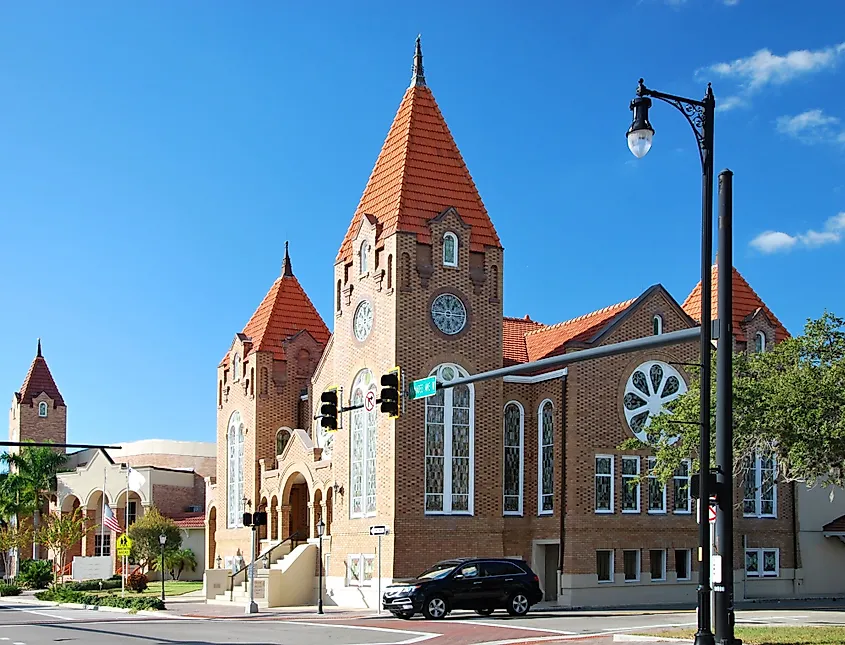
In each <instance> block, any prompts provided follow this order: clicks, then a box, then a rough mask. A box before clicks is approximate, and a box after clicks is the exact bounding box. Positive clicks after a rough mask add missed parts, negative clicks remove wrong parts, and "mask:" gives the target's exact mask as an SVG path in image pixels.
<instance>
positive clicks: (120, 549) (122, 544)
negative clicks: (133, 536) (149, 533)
mask: <svg viewBox="0 0 845 645" xmlns="http://www.w3.org/2000/svg"><path fill="white" fill-rule="evenodd" d="M131 550H132V540H130V539H129V536H128V535H126V533H124V534H123V535H120V536H118V538H117V555H119V556H120V557H121V558H122V557H125V556H128V555H129V552H130V551H131Z"/></svg>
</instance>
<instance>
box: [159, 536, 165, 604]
mask: <svg viewBox="0 0 845 645" xmlns="http://www.w3.org/2000/svg"><path fill="white" fill-rule="evenodd" d="M158 543H159V544H161V569H160V570H159V573H160V574H161V602H164V545H165V544H166V543H167V536H166V535H165V534H164V533H162V534H161V535H159V536H158Z"/></svg>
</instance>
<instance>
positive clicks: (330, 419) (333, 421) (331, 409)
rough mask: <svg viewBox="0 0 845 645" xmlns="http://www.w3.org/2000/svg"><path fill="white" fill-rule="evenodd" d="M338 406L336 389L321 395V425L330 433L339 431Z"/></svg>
mask: <svg viewBox="0 0 845 645" xmlns="http://www.w3.org/2000/svg"><path fill="white" fill-rule="evenodd" d="M337 404H338V400H337V388H336V387H333V388H330V389H328V390H326V391H325V392H323V393H322V394H321V395H320V425H321V426H322V427H323V428H325V429H326V430H328V431H329V432H334V431H335V430H337Z"/></svg>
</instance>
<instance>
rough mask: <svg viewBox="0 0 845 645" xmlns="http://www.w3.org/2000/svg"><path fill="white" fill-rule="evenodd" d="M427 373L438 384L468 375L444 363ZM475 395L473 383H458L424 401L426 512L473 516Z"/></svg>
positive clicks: (461, 369) (464, 371)
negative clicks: (435, 379) (433, 377)
mask: <svg viewBox="0 0 845 645" xmlns="http://www.w3.org/2000/svg"><path fill="white" fill-rule="evenodd" d="M429 376H436V377H437V381H438V382H440V383H448V382H449V381H451V380H453V379H455V378H458V377H460V376H468V374H467V372H466V370H464V369H463V368H462V367H459V366H458V365H454V364H444V365H440V366H438V367H437V368H435V369H434V370H433V371H432V372H431V374H430V375H429ZM474 398H475V389H474V388H473V386H472V385H458V386H456V387H451V388H449V389H447V390H438V391H437V394H435V395H434V396H430V397H428V398H427V399H426V400H425V512H426V513H429V514H431V513H435V514H452V513H454V514H462V515H472V512H473V499H472V496H473V487H474V472H475V464H474V461H473V450H474V444H475V438H474V414H475V410H474Z"/></svg>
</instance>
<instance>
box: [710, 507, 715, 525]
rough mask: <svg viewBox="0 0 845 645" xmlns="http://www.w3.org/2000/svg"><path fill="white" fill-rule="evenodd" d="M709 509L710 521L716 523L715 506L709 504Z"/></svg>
mask: <svg viewBox="0 0 845 645" xmlns="http://www.w3.org/2000/svg"><path fill="white" fill-rule="evenodd" d="M709 509H710V513H709V519H710V523H711V524H715V523H716V507H715V506H710V507H709Z"/></svg>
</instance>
